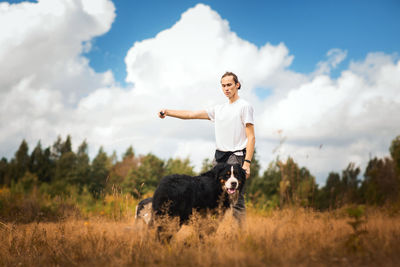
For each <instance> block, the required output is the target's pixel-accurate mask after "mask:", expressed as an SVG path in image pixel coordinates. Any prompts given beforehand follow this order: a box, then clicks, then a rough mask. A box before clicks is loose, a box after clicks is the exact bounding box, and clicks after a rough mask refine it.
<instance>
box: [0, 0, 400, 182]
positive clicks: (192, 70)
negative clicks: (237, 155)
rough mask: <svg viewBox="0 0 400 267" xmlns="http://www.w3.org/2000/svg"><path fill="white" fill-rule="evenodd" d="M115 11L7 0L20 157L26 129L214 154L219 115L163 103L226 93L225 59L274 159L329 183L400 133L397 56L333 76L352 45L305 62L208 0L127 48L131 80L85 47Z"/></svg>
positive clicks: (5, 57)
mask: <svg viewBox="0 0 400 267" xmlns="http://www.w3.org/2000/svg"><path fill="white" fill-rule="evenodd" d="M18 18H21V19H18ZM114 18H115V9H114V6H113V4H112V3H111V2H110V1H106V0H103V1H89V0H87V1H84V0H80V1H78V0H74V1H61V0H51V1H50V0H47V1H45V0H42V1H39V2H38V3H35V4H32V3H21V4H17V5H9V4H7V3H1V4H0V23H1V24H3V23H5V24H9V25H13V26H12V29H11V30H6V31H4V33H3V30H2V32H1V36H0V48H1V49H0V51H1V52H0V67H1V69H6V70H7V74H5V73H4V72H2V73H1V74H0V86H1V87H0V88H1V89H0V90H1V91H0V94H1V100H0V102H1V103H0V104H1V108H0V116H1V122H0V128H1V132H0V144H1V147H2V151H1V152H2V153H3V154H7V153H9V154H8V155H9V156H10V153H11V152H10V151H12V152H13V151H15V150H16V147H17V145H18V143H19V142H20V141H21V139H22V138H26V139H27V140H28V141H30V142H31V145H34V142H36V141H37V140H39V139H42V141H43V142H42V143H45V144H46V141H47V142H52V141H54V140H55V137H56V135H57V134H61V135H63V136H65V135H66V134H71V135H72V137H73V141H74V142H79V141H81V140H83V139H85V138H86V139H87V140H88V142H89V144H90V145H91V151H92V155H93V153H95V152H96V151H97V149H98V148H99V146H100V145H103V146H104V147H105V149H106V150H107V151H108V152H112V150H116V151H117V152H119V153H122V152H123V151H124V150H125V149H126V148H127V147H128V146H129V145H133V147H134V149H135V150H136V151H137V152H139V153H148V152H153V153H155V154H157V155H158V156H160V157H163V158H168V157H187V156H188V157H190V158H191V160H192V162H193V163H194V164H196V166H197V167H200V165H201V161H202V160H203V159H204V158H211V157H212V156H213V150H214V136H213V134H214V130H213V124H212V123H211V122H209V121H182V120H177V119H172V118H167V119H164V120H160V119H159V118H158V117H157V112H158V110H159V109H161V108H163V107H166V108H171V109H205V108H207V107H209V106H211V105H215V104H217V103H221V102H224V101H226V99H225V97H224V95H223V94H222V92H221V89H220V85H219V79H220V76H221V75H222V74H223V73H224V72H225V71H227V70H229V71H233V72H236V73H237V74H238V75H239V79H240V80H241V82H242V85H243V86H242V89H241V91H240V95H241V96H242V97H243V98H245V99H247V100H249V101H250V102H251V103H253V105H254V107H255V111H256V112H255V114H256V118H255V119H256V127H255V129H256V138H257V152H258V156H259V158H260V160H261V162H262V164H263V166H264V167H266V166H267V165H268V163H269V162H270V161H271V160H273V159H274V158H275V157H276V156H278V155H279V156H280V157H281V158H282V157H286V156H288V155H291V156H292V157H294V158H295V160H296V161H298V162H299V163H300V164H301V165H304V166H306V167H308V168H309V169H310V171H311V172H312V173H314V174H316V175H317V176H318V178H319V180H318V182H320V183H322V182H323V180H324V179H325V178H326V175H327V173H328V172H329V171H331V170H336V171H340V170H341V169H343V168H345V167H346V165H347V164H348V163H349V162H350V161H353V162H355V163H357V164H360V165H362V164H364V165H365V163H366V161H367V160H368V158H369V155H370V153H372V154H373V155H377V156H381V155H386V154H387V148H388V146H389V143H390V141H391V140H392V139H393V138H394V137H395V136H396V135H397V134H398V132H397V131H398V129H396V126H397V125H400V124H399V123H400V119H399V116H395V115H394V114H400V108H399V107H400V98H399V94H398V93H396V90H398V88H400V80H399V79H400V75H399V74H400V63H399V60H398V58H397V57H396V56H394V55H386V54H382V53H371V54H369V55H368V56H367V57H366V58H365V60H362V61H358V62H355V61H352V62H351V63H350V66H349V68H348V69H347V70H345V71H343V72H342V73H341V74H340V76H339V77H338V78H332V77H330V75H329V74H330V72H331V70H333V69H334V68H336V67H337V66H338V64H340V63H341V62H342V61H343V60H344V59H345V58H346V56H347V52H346V51H343V50H340V49H332V50H330V51H328V52H327V58H326V59H325V60H324V61H321V62H320V63H319V64H318V65H317V66H316V71H315V72H313V73H311V74H302V73H296V72H294V71H292V70H290V65H291V63H292V61H293V60H294V55H291V54H290V53H289V49H288V48H287V47H286V46H285V44H284V43H280V44H278V45H271V44H269V43H266V44H265V45H263V46H261V47H257V46H256V45H254V44H252V43H251V42H249V41H246V40H244V39H242V38H240V37H239V36H238V35H237V34H236V33H234V32H233V31H232V30H231V29H230V27H229V22H228V21H226V20H224V19H223V18H221V17H220V15H219V14H218V13H217V12H215V11H213V10H212V9H211V8H210V7H209V6H206V5H203V4H199V5H196V6H195V7H193V8H191V9H189V10H187V11H186V12H184V13H183V14H182V16H181V18H180V19H179V21H177V22H176V23H175V25H173V26H172V27H171V28H168V29H165V30H164V31H162V32H160V33H159V34H157V35H156V36H154V37H153V38H151V39H147V40H143V41H140V42H136V43H134V44H132V47H131V48H130V49H129V51H127V55H126V58H125V62H126V70H127V77H126V81H127V82H128V84H129V85H128V86H127V87H126V88H121V87H118V86H117V85H116V84H115V82H114V79H113V75H112V73H111V72H110V71H108V72H105V73H96V72H95V71H93V70H92V69H91V68H90V67H89V65H88V60H87V59H86V58H84V57H83V56H82V53H83V52H84V50H85V49H90V42H91V40H92V38H93V37H95V36H98V35H100V34H104V33H106V32H107V31H108V30H109V29H110V27H111V25H112V22H113V20H114ZM14 21H17V22H18V23H16V24H13V23H12V22H14ZM28 21H32V22H31V23H27V22H28ZM50 22H51V23H50ZM77 25H79V27H77ZM12 33H14V34H12ZM264 89H268V90H270V91H271V93H270V96H269V97H267V98H265V99H264V98H260V97H258V95H257V94H258V93H259V90H264ZM281 141H282V145H281V146H279V147H278V148H279V149H276V148H277V146H278V145H279V144H280V142H281ZM283 141H284V142H283ZM47 144H49V143H47Z"/></svg>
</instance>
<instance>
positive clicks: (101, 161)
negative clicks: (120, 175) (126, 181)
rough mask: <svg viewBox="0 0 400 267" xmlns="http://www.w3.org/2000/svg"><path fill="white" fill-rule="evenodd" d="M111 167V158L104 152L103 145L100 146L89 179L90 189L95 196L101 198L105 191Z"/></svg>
mask: <svg viewBox="0 0 400 267" xmlns="http://www.w3.org/2000/svg"><path fill="white" fill-rule="evenodd" d="M110 169H111V162H110V159H109V158H108V156H107V154H106V153H105V152H104V150H103V147H100V149H99V152H98V153H97V156H96V157H95V158H94V159H93V162H92V166H91V172H90V181H89V191H90V192H91V193H92V195H93V196H94V197H95V198H100V196H101V194H102V193H103V190H104V188H105V186H106V183H107V177H108V174H109V171H110Z"/></svg>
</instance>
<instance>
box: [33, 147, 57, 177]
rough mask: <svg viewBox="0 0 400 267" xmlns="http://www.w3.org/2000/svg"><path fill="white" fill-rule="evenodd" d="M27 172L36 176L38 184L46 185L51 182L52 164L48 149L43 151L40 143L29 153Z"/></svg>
mask: <svg viewBox="0 0 400 267" xmlns="http://www.w3.org/2000/svg"><path fill="white" fill-rule="evenodd" d="M29 170H30V172H31V173H34V174H36V175H37V177H38V180H39V181H40V182H47V183H48V182H50V181H51V178H52V172H53V164H52V162H51V159H50V148H47V149H45V150H44V151H43V150H42V145H41V143H40V141H39V142H38V143H37V145H36V147H35V148H34V149H33V151H32V153H31V156H30V163H29Z"/></svg>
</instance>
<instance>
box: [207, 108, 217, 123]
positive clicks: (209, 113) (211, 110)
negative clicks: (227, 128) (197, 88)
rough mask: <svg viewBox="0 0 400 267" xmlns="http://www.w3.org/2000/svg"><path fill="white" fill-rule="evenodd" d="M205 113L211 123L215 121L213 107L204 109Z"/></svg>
mask: <svg viewBox="0 0 400 267" xmlns="http://www.w3.org/2000/svg"><path fill="white" fill-rule="evenodd" d="M206 112H207V114H208V117H209V118H210V120H211V121H215V107H211V108H206Z"/></svg>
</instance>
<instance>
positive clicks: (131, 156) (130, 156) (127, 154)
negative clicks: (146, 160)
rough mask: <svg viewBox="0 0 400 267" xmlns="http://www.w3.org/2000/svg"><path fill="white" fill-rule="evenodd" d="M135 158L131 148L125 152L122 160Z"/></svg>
mask: <svg viewBox="0 0 400 267" xmlns="http://www.w3.org/2000/svg"><path fill="white" fill-rule="evenodd" d="M133 157H135V152H134V150H133V147H132V146H129V147H128V149H127V150H126V151H125V153H124V155H123V156H122V159H125V158H133Z"/></svg>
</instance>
